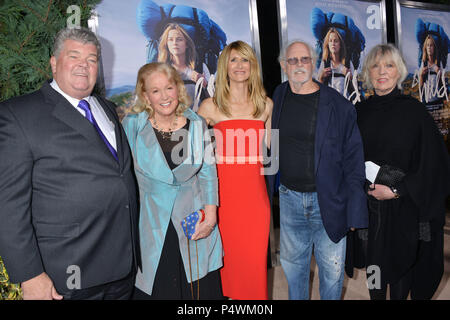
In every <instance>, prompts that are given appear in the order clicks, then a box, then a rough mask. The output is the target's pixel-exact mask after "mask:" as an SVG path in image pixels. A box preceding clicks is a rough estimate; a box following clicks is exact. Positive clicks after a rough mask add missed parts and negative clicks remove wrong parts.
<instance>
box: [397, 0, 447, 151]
mask: <svg viewBox="0 0 450 320" xmlns="http://www.w3.org/2000/svg"><path fill="white" fill-rule="evenodd" d="M395 18H396V24H397V34H396V41H397V45H398V47H399V49H400V51H401V52H402V54H403V57H404V59H405V62H406V67H407V69H408V76H407V77H406V79H405V81H404V83H403V88H404V90H403V91H404V92H403V93H405V94H409V95H411V96H412V97H414V98H416V99H418V100H420V101H421V102H422V103H423V104H424V105H425V107H426V108H427V110H428V111H429V112H430V114H431V115H432V116H433V118H434V121H435V122H436V125H437V127H438V128H439V130H440V132H441V134H442V135H443V136H444V140H445V142H446V144H447V148H448V149H449V150H450V139H449V128H450V99H449V93H450V83H449V77H450V68H449V64H448V55H449V53H450V39H449V35H450V6H445V5H440V4H430V3H421V2H414V3H411V2H406V1H397V6H396V16H395Z"/></svg>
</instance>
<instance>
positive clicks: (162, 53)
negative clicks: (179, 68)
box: [158, 23, 197, 69]
mask: <svg viewBox="0 0 450 320" xmlns="http://www.w3.org/2000/svg"><path fill="white" fill-rule="evenodd" d="M171 30H177V31H179V32H180V33H181V34H182V35H183V36H184V40H185V41H186V53H185V60H186V65H187V66H188V67H190V68H191V69H194V68H195V59H196V55H197V54H196V51H195V45H194V41H192V39H191V37H190V36H189V34H188V33H187V32H186V30H184V29H183V28H182V27H181V26H180V25H179V24H176V23H170V24H168V25H167V27H166V29H165V30H164V32H163V34H162V35H161V37H160V38H159V46H158V61H159V62H166V63H169V64H172V63H173V58H172V54H171V53H170V52H169V47H168V46H167V42H168V41H169V32H170V31H171Z"/></svg>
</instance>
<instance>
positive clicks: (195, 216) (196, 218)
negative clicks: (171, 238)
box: [181, 209, 205, 240]
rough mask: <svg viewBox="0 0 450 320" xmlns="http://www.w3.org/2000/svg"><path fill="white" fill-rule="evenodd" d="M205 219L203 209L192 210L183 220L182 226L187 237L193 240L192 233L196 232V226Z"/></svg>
mask: <svg viewBox="0 0 450 320" xmlns="http://www.w3.org/2000/svg"><path fill="white" fill-rule="evenodd" d="M203 220H205V211H203V209H200V210H197V211H194V212H192V213H191V214H190V215H188V216H187V217H186V218H184V219H183V221H181V227H182V228H183V231H184V234H185V235H186V237H187V238H188V239H189V240H191V237H192V235H193V234H194V232H195V226H196V225H197V224H198V223H200V222H203Z"/></svg>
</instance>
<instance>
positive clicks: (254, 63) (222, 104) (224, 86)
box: [213, 40, 267, 118]
mask: <svg viewBox="0 0 450 320" xmlns="http://www.w3.org/2000/svg"><path fill="white" fill-rule="evenodd" d="M231 50H236V51H237V52H238V53H239V54H240V55H241V56H242V57H243V58H245V59H248V60H249V62H250V76H249V78H248V97H249V98H250V100H251V101H252V103H253V106H254V110H253V114H252V115H253V117H255V118H257V117H259V116H260V115H261V114H262V113H263V112H264V110H265V108H266V99H267V96H266V91H265V90H264V86H263V83H262V80H261V71H260V67H259V65H258V60H257V59H256V54H255V52H254V51H253V49H252V47H250V46H249V45H248V44H247V43H245V42H243V41H239V40H238V41H234V42H232V43H230V44H229V45H227V46H226V47H225V48H224V49H223V51H222V53H221V54H220V56H219V60H218V62H217V73H216V90H215V92H214V97H213V101H214V103H215V104H216V106H217V108H218V109H219V110H220V111H221V112H222V113H223V114H225V115H226V116H228V117H231V113H230V108H229V102H230V80H229V78H228V62H229V60H230V55H231Z"/></svg>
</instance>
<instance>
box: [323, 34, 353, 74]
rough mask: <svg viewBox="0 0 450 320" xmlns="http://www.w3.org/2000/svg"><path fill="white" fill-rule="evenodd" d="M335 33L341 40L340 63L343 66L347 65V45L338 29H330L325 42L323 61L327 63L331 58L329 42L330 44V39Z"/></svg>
mask: <svg viewBox="0 0 450 320" xmlns="http://www.w3.org/2000/svg"><path fill="white" fill-rule="evenodd" d="M332 33H334V34H336V35H337V37H338V39H339V44H340V46H339V59H340V61H339V62H340V63H342V64H343V65H345V57H346V55H347V51H346V49H345V43H344V39H342V36H341V34H340V33H339V31H337V29H336V28H330V29H329V30H328V32H327V34H326V36H325V38H324V40H323V54H322V60H323V61H327V60H328V59H329V58H330V47H329V42H330V37H331V34H332Z"/></svg>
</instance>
